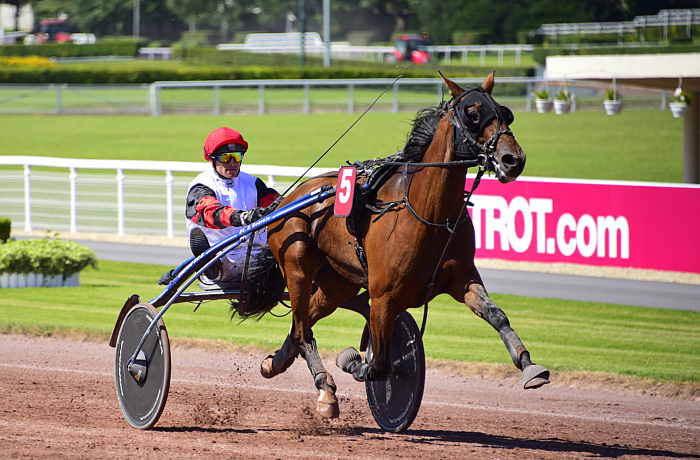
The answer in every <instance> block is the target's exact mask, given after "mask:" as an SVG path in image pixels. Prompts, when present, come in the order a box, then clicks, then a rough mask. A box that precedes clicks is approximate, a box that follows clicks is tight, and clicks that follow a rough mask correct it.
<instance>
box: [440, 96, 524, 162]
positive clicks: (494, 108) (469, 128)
mask: <svg viewBox="0 0 700 460" xmlns="http://www.w3.org/2000/svg"><path fill="white" fill-rule="evenodd" d="M455 101H456V102H455ZM476 104H481V107H482V112H481V116H480V118H479V120H478V121H477V122H474V121H472V120H470V119H469V117H468V116H467V110H468V109H469V107H472V106H474V105H476ZM442 109H443V110H444V112H445V116H446V117H447V119H448V120H450V122H451V123H452V125H453V126H454V135H453V136H452V138H453V149H454V152H455V155H456V156H457V158H460V159H461V160H462V161H463V162H466V163H467V164H469V165H470V166H480V167H481V168H487V169H492V170H495V168H496V167H497V162H496V158H495V157H494V153H495V152H496V145H497V144H498V140H499V138H500V137H501V136H503V135H508V136H511V137H513V138H514V137H515V136H514V135H513V132H512V131H510V130H508V129H502V128H501V126H502V125H510V124H511V123H513V119H514V117H513V112H512V111H511V110H510V109H509V108H507V107H502V106H500V105H499V104H498V103H497V102H496V101H495V100H494V99H493V97H491V95H490V94H489V93H487V92H486V90H485V89H484V88H482V87H481V86H474V87H471V88H467V89H466V90H464V92H463V93H462V94H460V95H459V96H458V97H456V98H455V97H453V98H452V99H451V100H450V101H449V102H446V103H444V104H443V107H442ZM494 118H495V119H496V122H497V125H496V132H495V133H494V134H493V135H492V136H491V137H490V138H489V139H488V140H487V141H486V142H484V143H483V144H480V143H479V140H478V139H479V134H480V133H481V132H483V131H484V130H485V129H486V127H487V126H489V125H490V124H491V122H492V121H493V119H494Z"/></svg>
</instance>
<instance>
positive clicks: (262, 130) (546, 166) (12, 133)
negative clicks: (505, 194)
mask: <svg viewBox="0 0 700 460" xmlns="http://www.w3.org/2000/svg"><path fill="white" fill-rule="evenodd" d="M358 116H359V115H358V114H347V113H324V114H314V113H312V114H309V115H287V114H270V115H264V116H258V115H247V116H244V115H236V116H220V117H215V116H206V115H203V116H162V117H158V118H152V117H149V116H115V115H104V116H92V117H79V116H37V115H0V138H1V139H2V140H3V142H2V143H0V155H43V156H54V157H64V158H109V159H129V160H156V159H162V160H176V161H204V160H203V159H202V157H201V153H200V152H201V150H202V144H203V143H204V139H205V138H206V136H207V134H208V133H209V132H210V131H211V130H212V129H213V128H215V127H218V126H224V125H227V126H231V127H234V128H236V129H238V130H240V131H241V132H242V133H243V134H244V136H245V138H246V139H247V140H248V141H249V143H250V146H251V147H250V150H249V153H248V155H247V156H246V162H247V163H249V164H272V165H286V166H308V165H310V164H311V163H312V162H313V161H315V160H316V159H317V158H318V157H319V156H320V155H321V154H322V153H323V152H325V151H326V150H327V149H328V148H329V147H330V146H331V145H332V144H333V142H335V141H336V139H338V137H340V135H341V134H342V133H343V132H344V131H345V130H346V129H347V128H348V127H349V126H350V125H351V124H352V123H353V122H354V121H355V120H356V119H357V118H358ZM413 116H414V114H413V113H410V112H407V113H399V114H391V113H377V112H370V113H368V114H367V115H366V116H365V117H364V118H363V119H362V120H361V121H360V122H359V123H358V124H357V125H356V126H355V127H354V128H353V129H352V130H351V131H350V132H349V133H348V134H347V135H346V136H345V137H344V138H343V139H342V140H341V141H340V142H339V143H338V144H337V145H336V146H335V147H334V148H333V149H332V150H331V151H330V152H329V153H328V154H327V155H326V157H325V158H324V159H323V160H321V161H320V162H319V164H318V166H323V167H329V168H337V167H339V166H340V165H343V164H345V162H346V161H351V162H352V161H356V160H364V159H368V158H374V157H382V156H386V155H388V154H391V153H394V152H396V151H397V150H398V149H400V148H402V147H403V144H404V143H405V140H406V134H407V133H408V131H409V130H410V124H409V123H410V121H411V119H412V118H413ZM682 125H683V123H682V120H681V121H679V120H676V119H674V118H672V117H671V116H670V114H669V113H668V112H667V111H661V110H634V111H633V110H627V111H625V110H623V112H622V113H621V114H620V115H617V116H614V117H610V116H607V115H605V113H604V112H603V110H602V109H601V110H599V111H580V112H576V113H572V114H569V115H565V116H558V115H555V114H553V113H549V114H538V113H534V112H533V113H525V112H516V121H515V123H514V124H513V126H512V129H513V132H514V133H515V136H516V138H517V140H518V141H519V142H520V144H521V146H522V147H523V149H524V151H525V153H526V154H527V155H528V158H527V166H526V168H525V173H524V175H526V176H535V177H563V178H580V179H608V180H634V181H654V182H676V183H679V182H682V177H683V175H682V163H683V160H682V151H683V146H682V131H683V126H682ZM651 127H653V129H651ZM659 133H663V135H659Z"/></svg>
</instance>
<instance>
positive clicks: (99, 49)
mask: <svg viewBox="0 0 700 460" xmlns="http://www.w3.org/2000/svg"><path fill="white" fill-rule="evenodd" d="M142 46H143V43H141V42H136V41H133V40H115V39H112V40H109V39H108V40H99V41H98V42H97V43H94V44H92V45H76V44H74V43H43V44H41V45H32V46H26V45H7V46H0V56H43V57H61V58H66V57H92V56H136V55H137V54H138V51H139V48H141V47H142Z"/></svg>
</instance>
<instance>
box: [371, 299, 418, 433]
mask: <svg viewBox="0 0 700 460" xmlns="http://www.w3.org/2000/svg"><path fill="white" fill-rule="evenodd" d="M390 353H391V362H392V366H391V367H392V371H391V374H390V375H389V378H388V379H387V380H386V381H369V382H365V389H366V390H367V401H368V402H369V407H370V410H371V411H372V415H373V416H374V420H376V422H377V424H379V427H380V428H381V429H382V430H384V431H389V432H392V433H401V432H402V431H404V430H406V429H407V428H408V427H409V426H411V423H413V420H414V419H415V418H416V415H417V414H418V409H419V408H420V403H421V400H422V399H423V387H424V385H425V352H424V350H423V338H422V337H421V333H420V329H419V328H418V325H417V324H416V322H415V320H414V319H413V317H412V316H411V315H410V314H409V313H408V312H403V313H402V314H401V315H400V316H399V317H398V318H396V322H395V324H394V333H393V336H392V339H391V352H390ZM371 359H372V341H371V340H370V341H369V343H368V345H367V352H366V353H365V362H369V361H370V360H371Z"/></svg>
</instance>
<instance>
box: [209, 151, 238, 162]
mask: <svg viewBox="0 0 700 460" xmlns="http://www.w3.org/2000/svg"><path fill="white" fill-rule="evenodd" d="M214 158H216V161H218V162H219V163H231V161H232V160H233V161H234V162H236V163H240V162H241V161H243V152H227V153H217V154H215V155H214Z"/></svg>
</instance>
